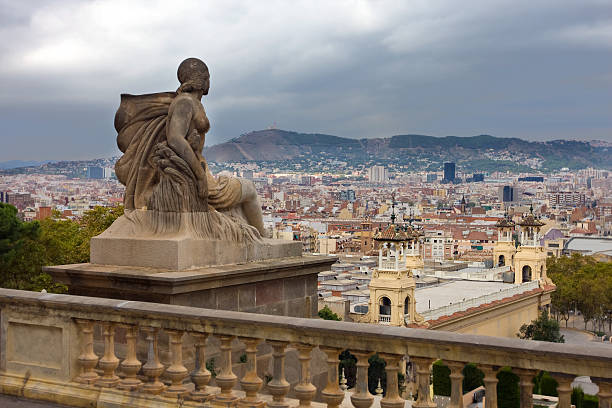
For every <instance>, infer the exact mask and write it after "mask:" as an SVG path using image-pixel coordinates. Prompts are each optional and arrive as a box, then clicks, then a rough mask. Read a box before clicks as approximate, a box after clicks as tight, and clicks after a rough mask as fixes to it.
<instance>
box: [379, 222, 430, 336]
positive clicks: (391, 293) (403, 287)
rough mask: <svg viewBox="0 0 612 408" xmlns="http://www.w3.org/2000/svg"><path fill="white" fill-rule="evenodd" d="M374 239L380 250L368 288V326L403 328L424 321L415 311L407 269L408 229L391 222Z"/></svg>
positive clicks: (412, 285)
mask: <svg viewBox="0 0 612 408" xmlns="http://www.w3.org/2000/svg"><path fill="white" fill-rule="evenodd" d="M393 218H395V217H393ZM393 221H394V220H393ZM374 240H375V241H377V242H378V243H379V244H380V248H379V250H378V267H377V268H376V269H374V272H373V274H372V280H371V281H370V286H369V287H370V301H369V321H370V323H381V324H387V325H391V326H404V325H407V324H410V323H415V322H421V321H423V318H422V317H421V316H420V315H418V314H417V312H416V301H415V298H414V289H415V287H416V282H415V280H414V277H413V276H412V271H411V270H409V269H408V268H407V267H406V263H407V256H408V248H409V247H408V243H409V242H410V241H411V240H412V236H411V235H410V234H409V233H408V229H407V228H403V227H400V226H399V225H395V224H394V223H392V224H390V225H389V226H387V227H386V228H385V229H384V230H382V231H379V232H378V233H376V235H375V236H374Z"/></svg>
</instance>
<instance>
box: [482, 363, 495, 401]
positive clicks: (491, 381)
mask: <svg viewBox="0 0 612 408" xmlns="http://www.w3.org/2000/svg"><path fill="white" fill-rule="evenodd" d="M480 369H481V370H482V372H483V373H484V378H483V379H482V381H483V382H484V386H485V398H486V400H485V404H486V406H487V408H497V383H498V382H499V380H498V379H497V370H498V368H497V367H495V366H492V365H488V364H484V365H481V366H480Z"/></svg>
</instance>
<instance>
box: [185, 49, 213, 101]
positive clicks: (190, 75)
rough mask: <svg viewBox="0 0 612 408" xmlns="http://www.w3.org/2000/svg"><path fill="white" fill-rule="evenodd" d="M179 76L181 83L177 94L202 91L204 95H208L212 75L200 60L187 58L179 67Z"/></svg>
mask: <svg viewBox="0 0 612 408" xmlns="http://www.w3.org/2000/svg"><path fill="white" fill-rule="evenodd" d="M177 76H178V80H179V82H180V83H181V86H180V87H179V89H178V91H177V92H179V93H180V92H194V91H202V93H203V94H204V95H207V94H208V88H209V87H210V74H209V73H208V67H207V66H206V64H205V63H204V61H202V60H200V59H198V58H187V59H186V60H185V61H183V62H181V65H179V67H178V71H177Z"/></svg>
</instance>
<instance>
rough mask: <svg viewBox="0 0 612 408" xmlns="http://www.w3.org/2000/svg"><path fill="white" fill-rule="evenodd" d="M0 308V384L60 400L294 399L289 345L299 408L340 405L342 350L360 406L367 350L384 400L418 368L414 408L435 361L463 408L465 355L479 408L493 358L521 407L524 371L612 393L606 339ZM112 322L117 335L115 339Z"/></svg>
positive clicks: (7, 297) (12, 294) (152, 312)
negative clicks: (478, 387) (514, 382)
mask: <svg viewBox="0 0 612 408" xmlns="http://www.w3.org/2000/svg"><path fill="white" fill-rule="evenodd" d="M0 308H1V331H0V393H2V394H5V395H13V396H20V397H25V398H28V399H30V400H43V401H48V402H53V403H61V404H65V405H69V406H78V407H86V406H87V407H89V406H97V407H131V408H133V407H150V406H155V407H177V406H183V407H196V406H203V405H202V404H203V403H205V406H218V407H222V406H223V407H232V406H240V407H264V406H265V405H266V404H267V405H268V406H270V407H288V406H295V405H296V404H297V402H294V401H289V400H288V398H287V396H288V394H289V392H290V385H289V383H288V382H287V381H286V379H285V357H286V355H287V351H288V349H292V350H295V351H297V353H298V359H299V371H298V372H299V378H300V379H299V382H298V383H297V384H296V385H295V387H294V389H293V390H292V392H293V393H294V395H295V396H296V397H297V399H298V400H299V406H300V407H307V406H309V405H310V403H311V401H313V400H314V399H315V396H316V395H317V393H318V392H320V394H319V395H320V398H321V400H322V401H324V402H325V403H326V404H327V406H328V407H330V408H336V407H338V406H339V405H340V404H341V403H342V401H343V399H344V397H345V394H344V392H343V391H342V390H341V389H340V388H339V385H338V384H339V378H338V376H339V373H338V356H339V354H340V352H341V351H342V350H345V349H349V350H350V351H351V352H352V353H353V354H354V355H355V356H356V357H357V359H358V362H357V383H356V386H355V389H354V392H353V394H352V395H351V396H350V400H351V403H352V405H353V406H355V407H356V408H368V407H370V406H371V404H372V401H373V396H372V395H371V394H370V393H369V392H368V388H367V370H368V363H367V358H368V356H369V355H371V354H372V353H374V352H378V353H379V355H380V356H381V357H382V358H384V359H385V361H386V363H387V365H386V371H387V379H388V382H387V387H388V388H387V389H388V392H387V393H386V395H385V396H384V398H383V399H382V400H381V402H380V406H381V407H383V408H400V407H403V406H404V404H405V401H404V400H403V399H402V398H401V397H400V395H399V394H398V391H397V390H398V384H397V381H398V380H397V379H398V376H397V373H398V371H399V370H400V367H401V366H402V365H403V363H404V362H405V361H406V359H407V358H408V359H409V360H410V361H411V362H412V364H413V365H414V366H415V367H416V373H417V377H416V383H417V386H418V399H417V401H415V402H414V403H413V404H412V405H413V406H414V407H416V408H431V407H434V406H435V404H434V403H433V402H432V396H431V395H430V386H429V382H430V373H431V364H432V362H433V361H434V360H436V359H443V360H444V361H445V363H446V364H447V365H448V366H449V367H450V369H451V381H452V396H451V403H450V407H452V408H461V407H462V402H461V395H462V390H461V380H462V375H461V369H462V368H463V366H464V365H465V364H466V363H468V362H472V363H476V364H477V365H478V366H479V367H480V368H481V369H482V370H483V371H484V372H485V378H484V383H485V388H486V391H487V397H488V398H487V408H496V407H497V401H496V398H497V397H496V395H497V394H496V385H497V379H496V377H495V374H496V372H497V370H498V369H499V368H500V367H503V366H510V367H512V369H513V371H514V372H515V373H516V374H518V375H519V376H520V378H521V382H520V388H521V407H523V408H531V407H532V398H531V395H532V387H533V383H532V381H531V380H532V378H533V376H534V375H536V374H537V372H538V371H539V370H546V371H549V372H551V374H552V375H553V376H554V377H555V378H556V379H557V380H558V381H559V388H558V391H559V407H560V408H569V407H570V394H571V388H570V383H571V381H572V379H573V378H574V377H575V376H578V375H588V376H590V377H591V378H592V379H593V381H594V382H596V383H597V384H598V385H599V390H600V391H599V397H600V401H601V402H600V404H601V405H600V406H601V407H606V408H609V407H610V401H611V399H612V348H611V347H609V346H607V345H603V344H593V345H589V346H588V347H581V346H575V345H569V344H553V343H544V342H537V341H524V340H518V339H506V338H495V337H487V336H475V335H463V334H456V333H450V332H442V331H431V330H420V329H409V328H401V327H388V326H382V325H366V324H357V323H348V322H331V321H324V320H318V319H303V318H292V317H281V316H271V315H261V314H254V313H243V312H230V311H221V310H209V309H201V308H193V307H186V306H174V305H164V304H155V303H144V302H135V301H123V300H112V299H103V298H88V297H79V296H72V295H56V294H42V293H35V292H24V291H16V290H9V289H0ZM119 328H121V332H122V333H124V334H123V335H122V336H121V337H123V338H121V339H118V338H117V339H115V333H116V332H119ZM161 332H165V333H166V334H167V335H168V337H169V342H168V344H169V346H168V350H167V354H166V356H167V357H168V358H169V361H170V363H169V364H167V365H163V364H161V363H160V354H161V353H165V352H166V350H162V349H161V346H160V345H158V341H157V339H158V337H159V334H160V333H161ZM96 334H101V335H102V337H103V339H104V342H103V353H99V354H102V355H101V356H100V355H99V354H96V353H95V352H94V343H95V337H96ZM213 337H214V338H216V339H218V340H219V341H220V344H221V346H220V350H221V356H222V358H221V360H222V361H221V366H220V367H219V369H218V373H217V375H216V378H215V381H216V384H217V386H218V388H217V387H214V388H213V387H208V386H207V384H208V383H209V381H210V379H211V373H210V372H209V371H208V370H207V369H206V368H205V367H204V364H200V362H203V361H206V359H207V353H208V348H209V345H210V341H208V342H207V339H208V340H210V339H211V338H213ZM188 339H189V340H190V341H191V343H188V342H187V340H188ZM236 339H238V340H239V341H240V342H242V344H244V346H245V347H246V353H245V355H244V364H245V370H244V373H243V375H242V376H241V378H238V376H237V375H235V374H234V372H233V366H232V352H233V349H232V342H235V341H236ZM263 342H265V343H267V344H268V345H269V346H271V347H272V349H273V353H272V359H273V361H272V375H271V377H270V378H267V379H266V380H267V384H266V390H267V394H268V395H262V393H260V390H261V388H262V385H263V381H262V379H261V378H260V375H259V374H258V369H257V361H258V360H257V358H256V357H257V346H258V345H260V344H262V343H263ZM116 343H121V344H122V345H125V347H124V350H123V351H122V353H123V355H122V356H121V357H122V360H120V359H119V358H118V357H117V356H116V353H115V345H116ZM188 344H189V345H190V347H192V348H193V349H194V350H195V353H194V354H195V356H196V369H195V370H194V371H193V372H192V373H191V374H190V373H189V371H188V369H187V368H186V366H185V361H184V358H183V356H184V350H185V347H186V346H187V345H188ZM140 347H144V349H145V350H146V351H147V352H146V362H145V361H141V360H140V359H139V353H138V352H137V351H138V349H139V348H140ZM317 348H318V350H320V351H322V352H323V353H325V356H326V363H327V366H328V371H327V377H326V379H327V383H326V385H325V386H324V387H321V388H320V389H319V390H317V388H316V387H315V386H314V385H313V384H312V383H311V359H312V355H313V353H312V352H313V350H314V349H317ZM120 354H121V353H120ZM241 360H242V359H241ZM143 363H144V365H143ZM160 377H161V378H163V379H164V380H165V382H162V381H160ZM188 380H190V381H188ZM238 386H239V388H238ZM239 389H241V391H239ZM270 395H271V396H270ZM177 404H178V405H177Z"/></svg>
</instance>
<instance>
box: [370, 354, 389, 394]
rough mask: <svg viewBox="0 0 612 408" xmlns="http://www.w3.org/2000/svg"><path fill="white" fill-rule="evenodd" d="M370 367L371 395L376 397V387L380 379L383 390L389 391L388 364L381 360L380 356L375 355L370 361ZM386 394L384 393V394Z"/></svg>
mask: <svg viewBox="0 0 612 408" xmlns="http://www.w3.org/2000/svg"><path fill="white" fill-rule="evenodd" d="M368 363H369V364H370V367H368V390H369V391H370V393H371V394H373V395H376V387H377V386H378V380H379V379H380V386H381V388H382V389H383V390H386V389H387V372H386V371H385V366H386V365H387V363H386V362H385V360H383V359H382V358H380V357H379V356H378V354H374V355H373V356H372V357H370V358H369V359H368ZM383 394H384V392H383Z"/></svg>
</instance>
